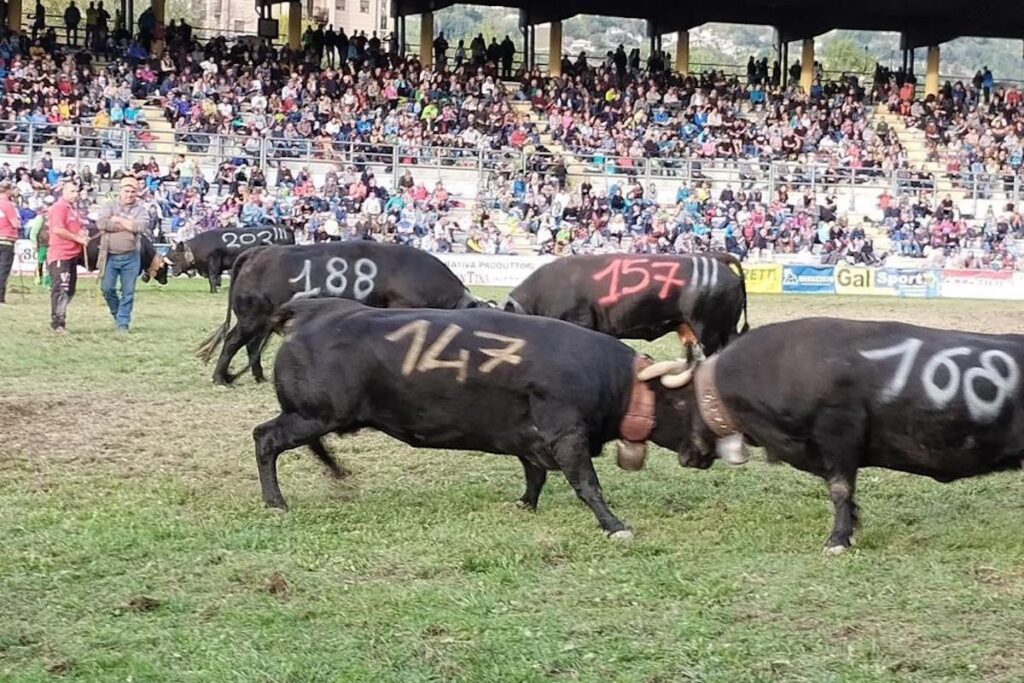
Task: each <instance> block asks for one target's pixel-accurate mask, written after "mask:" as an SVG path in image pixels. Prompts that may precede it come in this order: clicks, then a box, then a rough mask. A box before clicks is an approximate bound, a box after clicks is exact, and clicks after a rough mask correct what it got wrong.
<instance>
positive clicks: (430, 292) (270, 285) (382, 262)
mask: <svg viewBox="0 0 1024 683" xmlns="http://www.w3.org/2000/svg"><path fill="white" fill-rule="evenodd" d="M238 271H239V272H238V273H237V277H238V282H237V283H235V284H233V286H232V291H233V292H249V293H250V295H251V294H252V293H254V292H258V293H259V295H260V296H261V297H263V298H264V299H265V300H266V301H267V302H269V303H270V304H271V305H273V306H274V307H277V306H280V305H282V304H284V303H286V302H288V301H290V300H292V299H303V298H318V297H339V298H346V299H354V300H356V301H359V302H360V303H364V304H366V305H368V306H373V307H378V308H396V307H402V308H460V307H462V306H464V305H465V303H466V301H467V297H468V298H470V299H471V297H469V294H468V291H467V289H466V287H465V285H464V284H463V283H462V281H461V280H459V278H458V277H457V276H456V275H455V274H454V273H452V271H451V270H450V269H449V268H448V266H446V265H445V264H444V263H443V262H441V261H440V260H439V259H437V258H436V257H434V256H432V255H431V254H429V253H427V252H425V251H422V250H420V249H416V248H414V247H408V246H403V245H386V244H380V243H377V242H371V241H364V240H360V241H350V242H328V243H323V244H308V245H297V246H273V247H265V248H261V249H258V250H256V251H254V252H250V254H249V255H248V258H247V259H246V262H245V263H244V264H243V267H241V268H240V269H238ZM232 296H234V294H233V295H232Z"/></svg>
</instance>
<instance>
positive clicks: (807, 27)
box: [392, 0, 1024, 48]
mask: <svg viewBox="0 0 1024 683" xmlns="http://www.w3.org/2000/svg"><path fill="white" fill-rule="evenodd" d="M392 2H393V4H392V9H393V11H392V14H393V15H395V16H406V15H410V14H421V13H423V12H434V11H437V10H440V9H444V8H445V7H449V6H451V5H454V4H456V1H455V0H392ZM467 4H474V5H489V6H497V7H514V8H517V9H520V10H523V12H524V16H525V18H526V23H529V24H543V23H547V22H549V21H561V20H564V19H568V18H570V17H574V16H576V15H578V14H592V15H597V16H609V17H627V18H631V19H646V20H648V21H650V22H652V25H653V27H654V32H655V33H670V32H673V31H682V30H686V29H690V28H693V27H695V26H700V25H701V24H705V23H707V22H712V21H714V22H726V23H732V24H750V25H768V26H774V27H776V28H777V29H778V30H779V33H780V37H781V38H782V40H783V41H786V42H789V41H793V40H800V39H803V38H812V37H814V36H816V35H820V34H822V33H826V32H827V31H830V30H832V29H835V28H841V29H858V30H868V31H898V32H900V33H902V34H903V36H904V40H905V45H906V47H907V48H913V47H924V46H928V45H938V44H940V43H944V42H946V41H948V40H952V39H953V38H957V37H959V36H984V37H990V38H1024V4H1022V3H1021V1H1020V0H853V1H852V2H830V1H829V0H724V1H723V0H701V1H695V0H683V1H682V2H680V1H678V0H675V1H674V0H557V1H553V0H473V1H472V2H470V3H467Z"/></svg>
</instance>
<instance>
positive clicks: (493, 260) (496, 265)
mask: <svg viewBox="0 0 1024 683" xmlns="http://www.w3.org/2000/svg"><path fill="white" fill-rule="evenodd" d="M435 256H437V257H438V258H439V259H441V260H442V261H443V262H444V264H445V265H446V266H448V267H449V268H451V269H452V272H453V273H455V274H456V275H457V276H458V277H459V279H460V280H462V281H463V282H464V283H466V284H467V285H469V286H470V287H472V286H475V285H486V286H492V287H515V286H516V285H518V284H519V283H520V282H522V281H523V280H525V279H526V278H527V277H529V275H530V273H532V272H533V271H535V270H537V269H538V268H540V267H541V266H542V265H544V264H545V263H547V262H548V261H552V260H554V259H555V258H557V257H555V256H488V255H486V254H484V255H480V256H476V255H473V254H435Z"/></svg>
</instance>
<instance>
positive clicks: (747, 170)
mask: <svg viewBox="0 0 1024 683" xmlns="http://www.w3.org/2000/svg"><path fill="white" fill-rule="evenodd" d="M44 151H49V152H50V153H51V155H52V156H54V157H57V159H55V163H57V164H58V165H59V167H63V166H66V165H67V164H72V165H73V166H75V167H78V168H80V167H81V166H82V165H83V164H85V163H90V162H91V161H92V160H93V159H99V158H100V157H102V158H104V159H106V160H107V161H108V162H110V164H111V166H112V167H113V168H114V169H115V170H117V169H118V168H121V169H128V168H130V167H131V165H132V164H134V163H136V162H142V163H145V162H146V161H148V159H149V157H151V156H152V157H154V158H156V159H157V161H158V163H160V164H161V165H162V166H167V165H169V164H170V162H171V161H172V160H173V159H174V158H175V157H176V156H177V155H179V154H184V155H186V156H187V157H188V158H190V159H192V160H195V161H196V162H197V163H198V164H199V166H200V167H201V168H202V169H203V170H204V175H207V176H208V178H209V179H212V178H213V176H214V174H215V173H216V169H217V168H218V167H219V166H220V165H222V164H223V163H225V162H229V161H230V162H236V163H239V162H240V163H246V164H259V165H260V166H261V167H263V168H268V169H269V168H281V167H289V168H296V167H299V166H307V167H309V168H310V170H311V172H313V173H325V172H326V171H327V170H331V169H336V168H338V167H339V166H340V165H355V166H360V167H364V166H365V167H372V168H373V169H374V172H375V173H376V174H378V177H382V179H383V177H388V176H390V177H391V178H392V180H393V181H394V183H395V184H397V181H398V178H399V176H400V175H401V174H402V172H403V171H404V170H405V169H426V170H431V171H434V172H436V173H437V174H438V177H442V174H445V173H448V174H451V173H463V174H467V173H468V174H469V175H470V176H472V177H475V178H477V180H478V183H479V184H480V185H481V186H482V185H483V184H484V183H485V182H486V180H487V178H486V176H489V175H490V174H493V173H495V172H498V173H513V172H516V171H526V172H529V171H542V172H543V171H547V170H548V169H550V168H551V167H552V166H553V165H554V164H555V162H556V161H561V162H562V163H564V164H565V166H566V169H567V172H568V174H569V175H571V176H576V177H579V176H591V177H604V178H606V179H609V180H622V179H630V180H634V179H635V180H639V181H641V182H644V183H650V182H656V181H657V182H662V183H664V182H684V183H688V184H693V183H703V182H710V183H712V184H713V185H714V186H722V185H724V184H730V185H732V186H734V187H735V188H737V189H752V188H755V187H756V188H757V189H759V190H761V191H762V193H766V194H765V196H766V197H768V196H771V195H773V194H774V193H775V192H776V190H777V189H779V188H780V187H781V186H783V185H785V186H786V189H787V190H788V191H789V192H790V193H801V192H803V191H804V190H808V189H809V190H811V191H812V192H819V191H821V190H823V189H825V188H829V189H832V190H834V191H835V193H836V195H837V197H838V198H839V200H840V202H842V201H843V199H844V198H845V199H846V200H847V201H848V202H849V204H848V206H849V207H850V209H851V210H853V209H854V205H855V203H856V202H855V200H856V196H857V194H856V193H857V192H858V190H862V189H871V190H878V192H879V193H880V192H881V191H883V190H888V191H889V192H891V193H893V194H894V195H905V194H914V195H920V194H921V193H928V194H929V195H931V197H932V198H933V199H936V198H938V195H939V194H944V193H945V192H955V193H957V194H960V195H962V197H963V199H964V200H967V201H971V200H973V202H974V205H973V206H974V213H975V214H978V213H979V211H980V210H981V204H980V202H991V201H1000V202H1014V203H1019V202H1020V200H1021V195H1022V181H1021V175H1020V174H1019V173H1018V174H1013V175H1011V174H1006V175H1004V174H998V173H987V172H984V173H971V172H963V173H959V174H956V175H955V176H949V175H946V176H943V177H935V176H932V175H925V174H922V173H920V172H916V171H911V170H905V169H898V170H895V171H890V172H883V171H881V170H880V169H856V168H851V167H848V166H839V165H835V164H824V163H797V162H790V161H764V160H760V159H757V158H739V159H722V158H698V157H691V156H678V157H656V158H644V157H629V156H626V155H619V154H616V153H614V152H603V151H601V150H587V151H573V150H566V151H560V152H558V153H551V152H537V151H521V150H517V149H512V148H509V149H501V150H493V149H484V148H478V147H439V146H428V145H415V144H410V143H405V142H382V143H378V144H372V143H364V142H339V141H336V140H325V139H323V138H306V137H299V136H291V137H261V136H258V135H255V134H251V135H247V136H246V135H221V134H216V133H206V132H197V131H190V130H175V131H151V130H149V129H148V128H147V127H145V126H113V127H106V128H97V127H95V126H94V125H88V124H80V125H74V126H72V125H67V124H64V125H61V126H55V125H52V124H34V123H29V122H25V121H7V122H0V157H4V156H10V157H13V158H11V159H7V160H8V161H11V162H13V163H14V165H18V164H22V163H27V165H28V166H30V167H31V166H33V165H35V163H36V162H37V161H38V160H39V159H40V158H41V155H42V154H43V152H44ZM943 188H944V189H943ZM862 199H863V197H862Z"/></svg>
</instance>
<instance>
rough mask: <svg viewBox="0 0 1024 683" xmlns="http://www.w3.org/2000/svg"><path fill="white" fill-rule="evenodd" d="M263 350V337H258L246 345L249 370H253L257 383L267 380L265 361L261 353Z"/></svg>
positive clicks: (253, 376)
mask: <svg viewBox="0 0 1024 683" xmlns="http://www.w3.org/2000/svg"><path fill="white" fill-rule="evenodd" d="M262 350H263V337H262V335H257V336H256V337H254V338H252V339H250V340H249V341H248V342H246V344H245V352H246V354H247V355H248V356H249V369H250V370H252V378H253V379H254V380H256V381H257V382H262V381H264V380H265V379H266V378H265V377H264V376H263V359H262V358H261V355H262V354H261V353H260V352H261V351H262Z"/></svg>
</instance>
